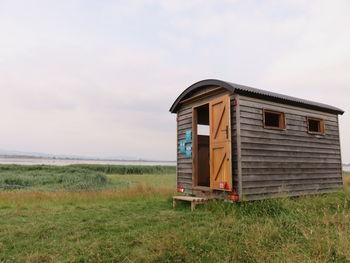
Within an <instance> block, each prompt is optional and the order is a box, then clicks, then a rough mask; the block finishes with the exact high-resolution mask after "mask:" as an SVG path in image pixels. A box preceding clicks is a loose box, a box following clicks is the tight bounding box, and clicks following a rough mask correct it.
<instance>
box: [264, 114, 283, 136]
mask: <svg viewBox="0 0 350 263" xmlns="http://www.w3.org/2000/svg"><path fill="white" fill-rule="evenodd" d="M266 113H272V114H278V115H280V116H281V118H280V123H279V127H275V126H268V125H266V123H265V114H266ZM263 126H264V129H271V130H279V131H285V130H287V128H286V114H285V113H284V112H282V111H275V110H269V109H263Z"/></svg>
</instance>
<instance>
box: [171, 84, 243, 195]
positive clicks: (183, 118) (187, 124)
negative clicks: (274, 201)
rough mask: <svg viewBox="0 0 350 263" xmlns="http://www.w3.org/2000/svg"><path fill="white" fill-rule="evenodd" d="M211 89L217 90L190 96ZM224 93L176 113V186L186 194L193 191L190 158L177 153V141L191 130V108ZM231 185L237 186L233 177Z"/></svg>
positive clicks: (233, 115) (186, 106)
mask: <svg viewBox="0 0 350 263" xmlns="http://www.w3.org/2000/svg"><path fill="white" fill-rule="evenodd" d="M213 89H217V87H207V88H204V89H201V90H199V91H197V92H195V93H194V94H192V96H196V95H199V94H203V93H206V92H210V91H212V90H213ZM225 92H227V91H225V90H223V92H222V93H219V94H216V95H212V96H210V97H207V98H203V99H200V100H197V101H194V102H190V103H186V104H184V105H181V107H180V109H179V111H178V112H177V118H178V122H177V186H178V187H179V186H180V185H183V187H184V189H185V192H186V193H190V192H192V189H193V183H192V180H193V177H192V158H186V157H185V154H181V153H179V141H180V140H184V139H185V137H186V136H185V132H186V130H188V129H191V130H192V107H193V106H196V105H198V104H201V103H206V102H209V101H210V100H212V99H213V98H216V97H219V96H222V95H223V94H224V93H225ZM233 99H234V98H233V97H231V102H232V101H233ZM232 105H233V103H231V132H232V135H233V134H235V127H236V126H235V125H234V123H235V108H234V107H233V106H232ZM233 137H235V136H233ZM233 139H234V140H233V141H232V158H233V161H234V162H235V161H237V155H236V154H234V152H236V150H235V149H236V146H235V138H233ZM235 167H236V165H234V167H233V168H232V172H233V174H235V173H236V172H237V170H236V168H235ZM233 184H234V186H235V185H237V184H238V182H237V179H236V178H235V176H234V177H233Z"/></svg>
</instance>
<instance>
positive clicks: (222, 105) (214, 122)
mask: <svg viewBox="0 0 350 263" xmlns="http://www.w3.org/2000/svg"><path fill="white" fill-rule="evenodd" d="M209 117H210V188H212V189H217V190H227V191H229V190H231V189H232V173H231V163H232V162H231V123H230V97H229V95H224V96H222V97H219V98H216V99H214V100H212V101H211V102H210V104H209Z"/></svg>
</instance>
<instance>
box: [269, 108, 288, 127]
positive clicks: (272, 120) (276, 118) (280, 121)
mask: <svg viewBox="0 0 350 263" xmlns="http://www.w3.org/2000/svg"><path fill="white" fill-rule="evenodd" d="M264 128H267V129H277V130H284V129H285V128H286V121H285V116H284V113H283V112H277V111H271V110H264Z"/></svg>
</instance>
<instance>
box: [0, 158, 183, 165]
mask: <svg viewBox="0 0 350 263" xmlns="http://www.w3.org/2000/svg"><path fill="white" fill-rule="evenodd" d="M0 164H24V165H35V164H46V165H58V166H62V165H70V164H111V165H173V166H175V165H176V162H175V161H174V162H162V161H117V160H79V159H53V158H12V157H9V158H4V157H0Z"/></svg>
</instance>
